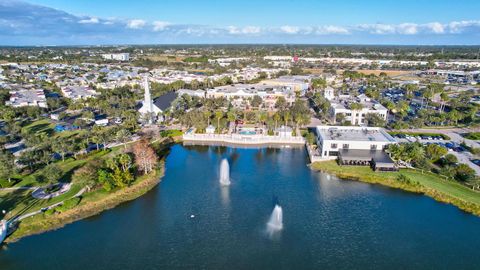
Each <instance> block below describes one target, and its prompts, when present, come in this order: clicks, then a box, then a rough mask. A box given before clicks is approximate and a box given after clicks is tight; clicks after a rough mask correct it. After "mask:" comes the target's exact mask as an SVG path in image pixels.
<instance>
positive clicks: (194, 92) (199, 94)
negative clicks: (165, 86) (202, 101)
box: [177, 89, 206, 98]
mask: <svg viewBox="0 0 480 270" xmlns="http://www.w3.org/2000/svg"><path fill="white" fill-rule="evenodd" d="M205 93H206V92H205V91H204V90H190V89H179V90H178V91H177V94H178V96H179V97H181V96H183V95H188V96H192V97H199V98H205Z"/></svg>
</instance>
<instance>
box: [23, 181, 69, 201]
mask: <svg viewBox="0 0 480 270" xmlns="http://www.w3.org/2000/svg"><path fill="white" fill-rule="evenodd" d="M58 185H60V189H59V190H58V191H56V192H53V193H46V192H45V190H46V189H47V188H49V187H54V186H56V185H51V186H48V187H42V188H38V189H36V190H34V191H33V192H32V197H34V198H35V199H41V200H45V199H51V198H55V197H58V196H60V195H62V194H65V193H67V192H68V191H69V190H70V188H71V187H72V184H71V183H68V184H65V183H60V184H58Z"/></svg>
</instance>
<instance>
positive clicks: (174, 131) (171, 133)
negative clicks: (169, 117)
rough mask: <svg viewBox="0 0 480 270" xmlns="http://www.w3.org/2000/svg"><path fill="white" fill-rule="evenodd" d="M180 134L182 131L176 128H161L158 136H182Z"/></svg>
mask: <svg viewBox="0 0 480 270" xmlns="http://www.w3.org/2000/svg"><path fill="white" fill-rule="evenodd" d="M182 134H183V133H182V131H181V130H177V129H172V130H163V131H161V132H160V136H162V137H163V138H165V137H177V136H182Z"/></svg>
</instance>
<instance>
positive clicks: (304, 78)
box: [262, 75, 313, 95]
mask: <svg viewBox="0 0 480 270" xmlns="http://www.w3.org/2000/svg"><path fill="white" fill-rule="evenodd" d="M312 78H313V77H312V76H308V75H296V76H281V77H278V78H276V79H269V80H264V81H262V83H265V84H269V85H276V86H286V87H290V88H291V89H292V90H293V91H295V92H300V94H301V95H304V94H305V92H306V91H307V90H308V88H309V87H310V82H311V80H312Z"/></svg>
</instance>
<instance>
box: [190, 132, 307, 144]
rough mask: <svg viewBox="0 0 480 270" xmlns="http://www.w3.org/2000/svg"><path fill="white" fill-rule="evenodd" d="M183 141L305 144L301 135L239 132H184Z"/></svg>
mask: <svg viewBox="0 0 480 270" xmlns="http://www.w3.org/2000/svg"><path fill="white" fill-rule="evenodd" d="M183 140H184V141H198V142H224V143H231V144H252V145H258V144H305V139H304V138H303V137H301V136H294V137H282V136H267V135H241V134H184V135H183Z"/></svg>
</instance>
